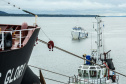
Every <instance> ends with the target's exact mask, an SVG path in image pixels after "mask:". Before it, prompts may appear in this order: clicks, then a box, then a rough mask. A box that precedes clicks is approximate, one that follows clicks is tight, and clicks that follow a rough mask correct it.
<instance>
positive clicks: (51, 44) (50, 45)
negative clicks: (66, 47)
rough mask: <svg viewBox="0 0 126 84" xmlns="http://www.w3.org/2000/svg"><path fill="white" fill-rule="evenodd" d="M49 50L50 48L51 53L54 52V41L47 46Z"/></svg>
mask: <svg viewBox="0 0 126 84" xmlns="http://www.w3.org/2000/svg"><path fill="white" fill-rule="evenodd" d="M47 46H48V48H49V51H51V49H52V51H53V47H54V42H53V41H49V42H48V44H47Z"/></svg>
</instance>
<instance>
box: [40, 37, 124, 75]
mask: <svg viewBox="0 0 126 84" xmlns="http://www.w3.org/2000/svg"><path fill="white" fill-rule="evenodd" d="M38 41H39V42H41V43H44V44H48V43H47V42H45V41H43V40H41V39H38ZM54 48H56V49H58V50H61V51H63V52H66V53H68V54H70V55H73V56H75V57H78V58H80V59H83V60H86V61H88V62H91V63H93V64H95V65H98V66H100V67H103V66H102V65H100V64H96V63H94V62H92V61H90V60H87V59H85V58H83V57H80V56H79V55H76V54H74V53H71V52H69V51H67V50H64V49H62V48H59V47H57V46H54ZM105 68H106V69H107V70H110V71H113V72H115V73H117V74H119V75H122V76H124V77H126V75H124V74H122V73H119V72H117V71H115V70H112V69H109V68H107V67H105Z"/></svg>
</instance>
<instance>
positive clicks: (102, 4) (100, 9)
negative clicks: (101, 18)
mask: <svg viewBox="0 0 126 84" xmlns="http://www.w3.org/2000/svg"><path fill="white" fill-rule="evenodd" d="M4 1H7V2H10V3H11V4H15V5H16V6H17V7H21V8H22V9H25V10H28V11H31V12H33V13H36V14H38V13H40V14H92V15H94V14H99V15H118V16H120V15H126V0H0V10H2V11H5V12H8V13H23V12H22V11H21V10H18V9H16V8H14V7H12V5H8V4H7V2H4Z"/></svg>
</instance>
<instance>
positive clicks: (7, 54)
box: [0, 28, 40, 84]
mask: <svg viewBox="0 0 126 84" xmlns="http://www.w3.org/2000/svg"><path fill="white" fill-rule="evenodd" d="M39 30H40V28H37V29H35V31H34V32H33V34H32V36H31V37H30V39H29V41H28V42H27V44H26V45H25V46H24V47H22V48H20V49H15V50H8V51H2V52H0V84H21V81H22V78H23V76H24V73H25V70H26V68H27V63H28V61H29V58H30V56H31V53H32V50H33V47H34V44H35V41H36V38H37V36H38V33H39Z"/></svg>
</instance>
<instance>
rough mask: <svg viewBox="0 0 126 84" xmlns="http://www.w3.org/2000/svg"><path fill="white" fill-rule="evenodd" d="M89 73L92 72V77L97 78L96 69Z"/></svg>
mask: <svg viewBox="0 0 126 84" xmlns="http://www.w3.org/2000/svg"><path fill="white" fill-rule="evenodd" d="M89 73H90V77H91V78H97V71H96V70H90V71H89Z"/></svg>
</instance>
